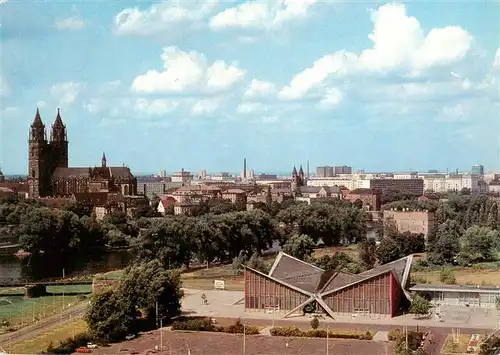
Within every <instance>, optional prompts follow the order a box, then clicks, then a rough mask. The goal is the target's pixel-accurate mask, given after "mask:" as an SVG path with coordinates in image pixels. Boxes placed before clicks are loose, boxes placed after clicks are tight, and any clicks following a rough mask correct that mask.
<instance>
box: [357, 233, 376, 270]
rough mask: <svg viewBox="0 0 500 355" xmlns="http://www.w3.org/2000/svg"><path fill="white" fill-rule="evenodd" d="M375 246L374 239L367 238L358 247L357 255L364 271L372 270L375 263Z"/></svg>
mask: <svg viewBox="0 0 500 355" xmlns="http://www.w3.org/2000/svg"><path fill="white" fill-rule="evenodd" d="M376 252H377V245H376V243H375V239H373V238H367V239H365V240H363V241H362V242H361V243H360V244H359V245H358V254H359V259H360V260H361V264H362V266H363V267H364V268H365V269H372V268H373V267H374V266H375V262H376V261H377V253H376Z"/></svg>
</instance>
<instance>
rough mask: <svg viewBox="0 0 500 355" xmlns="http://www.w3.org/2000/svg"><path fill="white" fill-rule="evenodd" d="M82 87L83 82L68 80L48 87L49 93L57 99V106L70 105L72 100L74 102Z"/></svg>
mask: <svg viewBox="0 0 500 355" xmlns="http://www.w3.org/2000/svg"><path fill="white" fill-rule="evenodd" d="M82 89H83V83H75V82H73V81H69V82H66V83H60V84H56V85H53V86H52V87H51V88H50V94H51V95H52V96H53V97H54V98H56V99H58V100H59V106H63V107H65V106H70V105H71V104H72V103H73V102H75V100H76V98H77V97H78V95H79V94H80V91H81V90H82Z"/></svg>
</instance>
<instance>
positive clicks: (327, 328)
mask: <svg viewBox="0 0 500 355" xmlns="http://www.w3.org/2000/svg"><path fill="white" fill-rule="evenodd" d="M329 332H330V324H327V325H326V355H328V352H329V349H328V348H329V339H328V336H329V334H328V333H329Z"/></svg>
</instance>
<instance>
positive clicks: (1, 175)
mask: <svg viewBox="0 0 500 355" xmlns="http://www.w3.org/2000/svg"><path fill="white" fill-rule="evenodd" d="M4 181H5V176H3V172H2V169H1V168H0V182H4Z"/></svg>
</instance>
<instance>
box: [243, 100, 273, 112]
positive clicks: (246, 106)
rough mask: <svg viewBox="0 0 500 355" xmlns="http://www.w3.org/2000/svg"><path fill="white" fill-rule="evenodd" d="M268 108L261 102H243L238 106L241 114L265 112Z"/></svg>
mask: <svg viewBox="0 0 500 355" xmlns="http://www.w3.org/2000/svg"><path fill="white" fill-rule="evenodd" d="M267 110H268V107H267V106H266V105H263V104H262V103H260V102H242V103H240V104H239V105H238V107H237V108H236V111H237V112H238V113H241V114H248V113H255V112H263V111H267Z"/></svg>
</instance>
